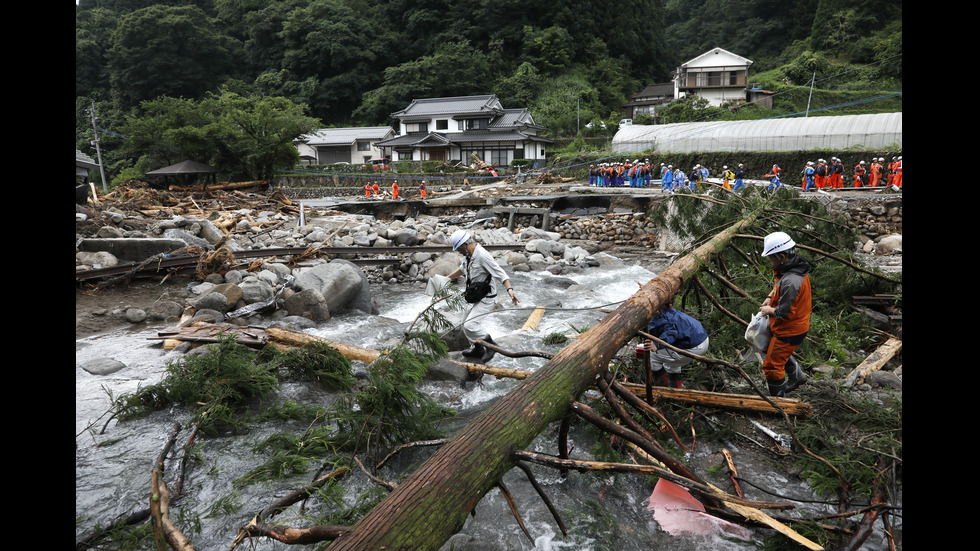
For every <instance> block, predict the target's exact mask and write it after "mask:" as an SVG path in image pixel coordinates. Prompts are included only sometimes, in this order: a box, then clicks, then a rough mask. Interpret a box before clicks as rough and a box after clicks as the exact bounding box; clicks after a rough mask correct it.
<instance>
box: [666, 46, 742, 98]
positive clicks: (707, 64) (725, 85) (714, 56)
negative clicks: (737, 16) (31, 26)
mask: <svg viewBox="0 0 980 551" xmlns="http://www.w3.org/2000/svg"><path fill="white" fill-rule="evenodd" d="M751 65H752V61H751V60H749V59H746V58H744V57H742V56H740V55H736V54H733V53H731V52H729V51H727V50H724V49H722V48H713V49H711V50H709V51H707V52H705V53H703V54H701V55H699V56H698V57H696V58H694V59H692V60H690V61H688V62H687V63H683V64H681V66H680V67H678V68H677V69H675V70H674V97H675V98H683V97H685V96H687V95H689V94H694V95H698V96H701V97H703V98H705V99H707V100H708V103H709V104H710V105H712V106H715V107H719V106H721V104H723V103H725V102H726V101H732V100H739V101H745V90H746V83H747V80H746V78H747V76H746V75H747V73H748V70H749V67H750V66H751Z"/></svg>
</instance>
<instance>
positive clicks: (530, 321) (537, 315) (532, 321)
mask: <svg viewBox="0 0 980 551" xmlns="http://www.w3.org/2000/svg"><path fill="white" fill-rule="evenodd" d="M542 316H544V306H538V307H537V308H535V309H534V311H533V312H531V315H530V316H528V318H527V321H525V322H524V326H523V327H521V331H537V330H538V324H539V323H541V317H542Z"/></svg>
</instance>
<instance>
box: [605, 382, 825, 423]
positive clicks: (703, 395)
mask: <svg viewBox="0 0 980 551" xmlns="http://www.w3.org/2000/svg"><path fill="white" fill-rule="evenodd" d="M623 387H624V388H627V389H629V391H630V392H632V393H633V394H636V395H637V396H645V395H646V392H647V389H646V386H645V385H640V384H635V383H629V384H627V383H624V384H623ZM651 392H652V393H653V398H654V400H658V399H660V400H671V401H675V402H681V403H686V404H697V405H703V406H710V407H716V408H723V409H730V410H738V411H756V412H760V413H778V411H777V410H775V409H774V408H773V407H772V406H771V405H769V402H767V401H766V400H765V399H764V398H762V397H761V396H757V395H754V394H727V393H722V392H708V391H704V390H692V389H686V388H683V389H680V388H667V387H653V388H652V389H651ZM770 400H772V401H773V402H774V403H775V404H776V405H778V406H779V407H780V408H782V409H783V410H784V411H785V412H786V413H787V414H789V415H799V416H803V417H809V416H810V415H812V414H813V408H812V407H811V406H810V404H808V403H806V402H803V401H801V400H799V399H797V398H776V397H770Z"/></svg>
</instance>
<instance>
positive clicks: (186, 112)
mask: <svg viewBox="0 0 980 551" xmlns="http://www.w3.org/2000/svg"><path fill="white" fill-rule="evenodd" d="M319 126H320V123H319V121H317V120H316V119H313V118H311V117H308V116H306V115H305V114H304V106H302V105H297V104H295V103H293V102H291V101H289V100H288V99H286V98H282V97H261V96H254V95H253V96H241V95H239V94H236V93H233V92H227V91H226V92H223V93H222V94H209V95H208V96H207V97H205V98H204V99H203V100H201V101H197V100H192V99H182V98H170V97H161V98H159V99H156V100H151V101H148V102H144V103H143V105H142V109H141V113H140V114H138V115H133V116H131V117H130V118H129V119H128V120H127V122H126V124H125V125H124V132H125V133H126V135H127V136H129V141H128V146H127V147H128V152H129V154H130V156H131V157H132V158H136V159H138V160H137V162H136V164H137V166H139V167H141V168H143V170H144V171H146V170H149V169H153V168H159V167H161V166H167V165H169V164H173V163H176V162H179V161H181V160H186V159H191V160H196V161H200V162H205V163H208V164H211V165H212V166H214V167H215V168H217V169H218V170H219V171H220V172H221V174H222V175H223V176H225V177H227V178H230V179H233V180H236V181H237V180H269V179H271V178H272V177H273V176H274V174H275V171H276V170H278V169H283V168H290V167H292V166H294V165H295V164H296V162H297V161H298V160H299V157H298V155H299V154H298V152H297V150H296V147H295V146H294V145H293V140H295V139H296V138H298V137H299V136H301V135H303V134H307V133H309V132H311V131H313V130H314V129H315V128H317V127H319Z"/></svg>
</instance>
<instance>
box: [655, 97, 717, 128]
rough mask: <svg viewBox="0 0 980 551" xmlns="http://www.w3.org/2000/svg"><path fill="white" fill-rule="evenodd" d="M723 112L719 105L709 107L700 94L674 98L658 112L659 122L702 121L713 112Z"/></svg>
mask: <svg viewBox="0 0 980 551" xmlns="http://www.w3.org/2000/svg"><path fill="white" fill-rule="evenodd" d="M722 112H724V111H723V110H722V109H721V108H720V107H711V106H710V105H709V104H708V100H706V99H705V98H703V97H701V96H697V95H690V96H685V97H683V98H681V99H675V100H674V101H672V102H670V103H668V104H667V107H666V108H665V109H664V110H663V111H661V112H660V115H659V118H660V124H671V123H675V122H703V121H705V120H708V119H709V118H710V117H711V115H713V114H715V113H722Z"/></svg>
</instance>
